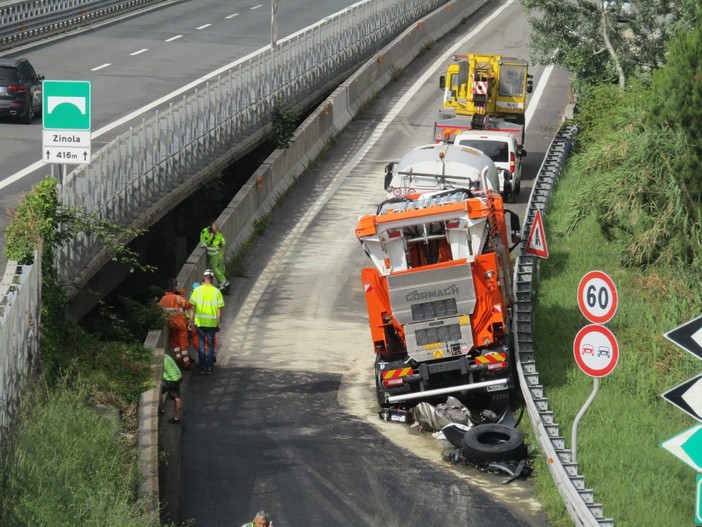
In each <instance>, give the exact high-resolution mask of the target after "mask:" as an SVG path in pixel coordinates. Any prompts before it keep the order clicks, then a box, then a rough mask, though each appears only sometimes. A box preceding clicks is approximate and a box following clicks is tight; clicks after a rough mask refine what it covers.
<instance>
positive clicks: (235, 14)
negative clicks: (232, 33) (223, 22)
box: [224, 13, 239, 20]
mask: <svg viewBox="0 0 702 527" xmlns="http://www.w3.org/2000/svg"><path fill="white" fill-rule="evenodd" d="M235 16H239V13H233V14H231V15H229V16H225V17H224V18H225V19H227V20H229V19H230V18H234V17H235Z"/></svg>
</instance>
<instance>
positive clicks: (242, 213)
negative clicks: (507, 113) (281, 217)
mask: <svg viewBox="0 0 702 527" xmlns="http://www.w3.org/2000/svg"><path fill="white" fill-rule="evenodd" d="M486 2H487V0H474V1H470V0H468V1H466V0H455V1H453V2H449V3H447V4H445V5H443V6H442V7H440V8H439V9H437V10H435V11H434V12H432V13H431V14H430V15H428V16H426V17H424V18H423V19H421V20H420V21H418V22H416V23H415V24H413V25H412V26H411V27H410V28H408V29H407V30H406V31H405V32H403V33H402V34H401V35H400V36H399V37H397V38H396V39H395V40H393V42H392V43H390V44H389V45H387V46H385V47H384V48H382V49H381V50H380V51H379V52H377V53H376V54H375V55H374V56H373V57H372V58H371V59H369V60H368V61H367V62H366V63H365V64H364V65H363V67H361V68H360V69H359V70H358V71H357V72H356V73H355V74H354V75H352V76H351V77H350V78H349V79H348V80H347V81H346V82H344V83H343V84H341V85H340V86H339V87H338V88H337V89H336V90H335V91H334V92H333V93H332V94H331V95H330V96H329V98H328V99H327V100H326V101H325V102H324V103H323V104H321V105H320V106H319V107H318V108H317V109H316V110H315V112H314V113H312V114H311V115H310V116H309V117H308V118H307V119H306V120H305V122H304V123H303V124H302V125H301V126H300V127H299V128H298V130H297V131H296V133H295V135H294V138H293V142H292V143H291V145H290V146H289V147H288V148H286V149H284V150H276V151H275V152H274V153H273V154H271V156H270V157H269V158H268V159H267V160H266V161H265V162H264V163H263V164H262V165H261V166H260V167H259V169H258V170H257V171H256V172H255V173H254V174H253V175H252V176H251V178H249V180H248V181H247V183H246V184H245V185H244V186H243V187H242V189H241V190H240V191H239V192H238V193H237V195H236V196H235V197H234V199H233V200H232V201H231V203H230V204H229V205H228V206H227V208H225V209H224V211H223V212H222V213H221V214H220V216H219V217H218V218H217V223H219V225H220V229H221V232H222V234H223V235H224V237H225V238H226V239H227V241H228V247H227V257H228V258H231V257H232V255H233V254H234V253H235V252H236V251H238V250H239V249H240V248H241V247H242V246H243V244H244V243H245V242H246V241H247V240H248V239H249V237H250V236H251V235H252V234H253V232H254V225H255V222H256V221H257V220H259V219H261V218H263V217H264V216H265V215H266V214H268V213H269V212H270V211H271V210H272V208H273V207H274V205H275V203H276V202H277V200H278V199H279V198H280V196H282V195H283V194H284V193H285V191H286V190H287V189H288V188H289V187H290V186H291V185H292V184H294V182H295V181H296V180H297V179H298V178H299V177H300V175H301V174H302V173H303V172H304V171H305V169H306V167H307V166H308V165H309V164H310V162H311V161H312V160H314V159H315V158H316V157H317V156H318V155H319V154H320V152H322V150H323V149H324V147H325V146H326V145H327V143H328V142H329V140H330V139H331V138H332V137H334V136H335V135H336V134H338V133H339V132H341V131H342V130H343V129H344V128H345V127H346V125H347V124H348V123H349V122H350V121H351V119H353V117H354V116H355V115H356V113H357V112H358V111H359V109H360V108H362V107H363V106H364V105H365V104H366V103H367V102H368V101H369V100H371V99H372V98H373V97H375V95H376V94H377V93H378V92H380V90H382V89H383V88H384V87H385V86H387V84H388V83H389V82H391V80H392V78H393V76H395V75H397V74H398V72H399V71H400V70H402V69H403V68H404V67H406V66H407V65H408V64H409V63H410V62H412V60H414V59H415V58H416V57H417V55H419V54H420V53H421V52H422V51H423V50H424V49H425V48H427V47H428V46H430V45H431V44H432V43H433V42H434V41H436V40H437V39H438V38H440V37H441V36H443V35H445V34H447V33H449V32H450V31H451V30H453V29H454V28H455V27H456V26H458V25H459V24H460V23H461V22H463V21H464V20H465V19H466V18H467V17H469V16H470V15H471V14H473V13H474V12H475V11H477V10H478V9H479V8H480V7H482V6H483V5H484V4H485V3H486ZM437 85H438V84H437ZM206 266H207V260H206V255H205V252H204V249H202V248H199V247H198V248H197V249H195V251H194V252H193V253H192V254H191V255H190V257H189V258H188V260H187V262H186V264H185V265H184V266H183V268H182V269H181V271H180V273H179V274H178V277H177V278H178V283H180V284H187V285H189V284H192V283H193V282H195V281H200V278H201V276H202V272H203V271H204V270H205V269H206Z"/></svg>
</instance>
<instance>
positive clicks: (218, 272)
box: [200, 222, 229, 294]
mask: <svg viewBox="0 0 702 527" xmlns="http://www.w3.org/2000/svg"><path fill="white" fill-rule="evenodd" d="M226 244H227V242H226V240H225V239H224V235H223V234H222V233H221V232H219V225H217V223H216V222H212V223H211V224H210V225H208V226H207V227H205V228H204V229H202V231H201V232H200V245H201V246H202V247H204V248H205V249H207V262H208V265H209V266H210V269H212V271H213V272H214V275H215V277H216V278H217V285H218V287H219V289H220V291H222V292H223V293H224V294H228V293H229V280H227V275H226V265H225V262H224V247H225V245H226Z"/></svg>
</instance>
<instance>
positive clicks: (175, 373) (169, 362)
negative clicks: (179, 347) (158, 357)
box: [163, 353, 183, 382]
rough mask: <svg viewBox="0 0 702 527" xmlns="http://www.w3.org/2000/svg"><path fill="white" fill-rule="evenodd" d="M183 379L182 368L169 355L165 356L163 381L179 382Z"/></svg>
mask: <svg viewBox="0 0 702 527" xmlns="http://www.w3.org/2000/svg"><path fill="white" fill-rule="evenodd" d="M182 378H183V374H182V373H181V372H180V368H179V367H178V365H177V364H176V363H175V361H174V360H173V357H171V356H170V355H168V354H167V353H166V354H164V356H163V380H164V381H171V382H177V381H179V380H181V379H182Z"/></svg>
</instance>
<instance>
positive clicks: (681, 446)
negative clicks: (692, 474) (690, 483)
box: [660, 425, 702, 472]
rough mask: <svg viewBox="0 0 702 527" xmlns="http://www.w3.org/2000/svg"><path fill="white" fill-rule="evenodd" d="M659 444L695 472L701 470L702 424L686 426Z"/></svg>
mask: <svg viewBox="0 0 702 527" xmlns="http://www.w3.org/2000/svg"><path fill="white" fill-rule="evenodd" d="M660 446H662V447H663V448H664V449H666V450H667V451H668V452H670V453H671V454H673V455H674V456H676V457H677V458H678V459H680V460H681V461H684V462H685V463H687V464H688V465H689V466H691V467H692V468H694V469H695V470H696V471H697V472H702V425H696V426H693V427H692V428H688V429H687V430H685V431H684V432H681V433H680V434H678V435H676V436H675V437H672V438H670V439H668V440H667V441H663V442H662V443H661V445H660Z"/></svg>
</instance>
